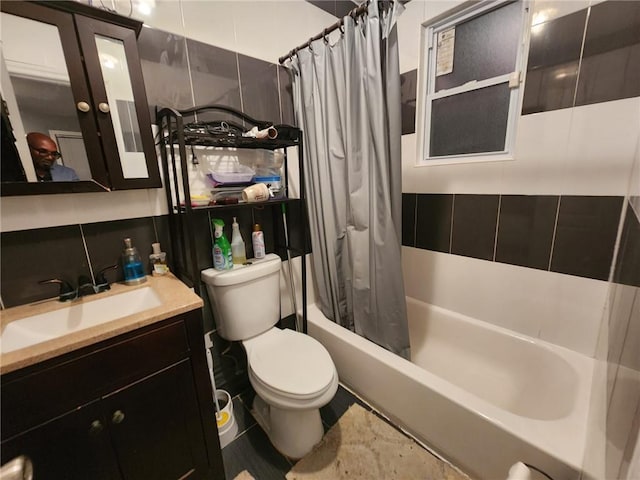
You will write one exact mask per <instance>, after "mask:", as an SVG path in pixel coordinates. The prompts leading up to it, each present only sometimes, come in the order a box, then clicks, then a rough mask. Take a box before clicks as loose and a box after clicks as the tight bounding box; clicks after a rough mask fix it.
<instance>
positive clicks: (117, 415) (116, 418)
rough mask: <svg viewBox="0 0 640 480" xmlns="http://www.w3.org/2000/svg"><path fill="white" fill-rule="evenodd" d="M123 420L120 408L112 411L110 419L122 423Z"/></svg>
mask: <svg viewBox="0 0 640 480" xmlns="http://www.w3.org/2000/svg"><path fill="white" fill-rule="evenodd" d="M123 420H124V413H123V412H122V410H116V411H115V412H113V416H112V417H111V421H112V422H113V423H115V424H118V423H122V421H123Z"/></svg>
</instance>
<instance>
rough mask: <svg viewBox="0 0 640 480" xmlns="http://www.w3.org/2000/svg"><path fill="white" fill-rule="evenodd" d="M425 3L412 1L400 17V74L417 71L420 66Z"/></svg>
mask: <svg viewBox="0 0 640 480" xmlns="http://www.w3.org/2000/svg"><path fill="white" fill-rule="evenodd" d="M424 10H425V2H420V1H415V0H414V1H412V2H409V3H407V4H406V5H405V11H404V12H402V15H400V17H398V24H397V25H398V55H399V60H400V73H405V72H408V71H410V70H415V69H416V68H418V66H419V64H420V48H421V46H420V38H421V32H422V22H423V21H424Z"/></svg>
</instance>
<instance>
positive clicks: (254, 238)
mask: <svg viewBox="0 0 640 480" xmlns="http://www.w3.org/2000/svg"><path fill="white" fill-rule="evenodd" d="M251 242H252V244H253V257H254V258H264V256H265V254H266V251H265V248H264V234H263V233H262V230H261V229H260V224H259V223H256V224H255V225H254V226H253V233H252V234H251Z"/></svg>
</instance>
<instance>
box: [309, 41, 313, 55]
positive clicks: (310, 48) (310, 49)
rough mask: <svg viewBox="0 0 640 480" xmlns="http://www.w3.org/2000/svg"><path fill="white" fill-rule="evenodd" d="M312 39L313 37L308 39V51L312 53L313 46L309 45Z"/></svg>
mask: <svg viewBox="0 0 640 480" xmlns="http://www.w3.org/2000/svg"><path fill="white" fill-rule="evenodd" d="M312 41H313V38H310V39H309V51H310V52H311V53H313V47H312V46H311V42H312Z"/></svg>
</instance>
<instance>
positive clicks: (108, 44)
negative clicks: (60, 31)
mask: <svg viewBox="0 0 640 480" xmlns="http://www.w3.org/2000/svg"><path fill="white" fill-rule="evenodd" d="M75 19H76V25H77V27H78V36H79V38H80V45H81V48H82V53H83V55H84V60H85V65H86V68H87V75H88V77H89V82H90V84H91V91H92V94H93V103H94V105H96V107H97V110H96V115H97V121H98V125H99V127H100V133H101V135H102V142H103V148H104V152H105V158H106V161H107V165H108V168H109V175H110V177H111V186H112V188H113V189H126V188H150V187H161V186H162V183H161V181H160V173H159V169H158V160H157V156H156V151H155V146H154V142H153V135H152V133H151V120H150V118H149V108H148V106H147V96H146V93H145V88H144V80H143V77H142V67H141V65H140V58H139V55H138V46H137V42H136V35H135V32H134V31H133V30H131V29H128V28H125V27H121V26H118V25H113V24H109V23H106V22H102V21H100V20H97V19H94V18H89V17H82V16H79V15H76V16H75Z"/></svg>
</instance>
